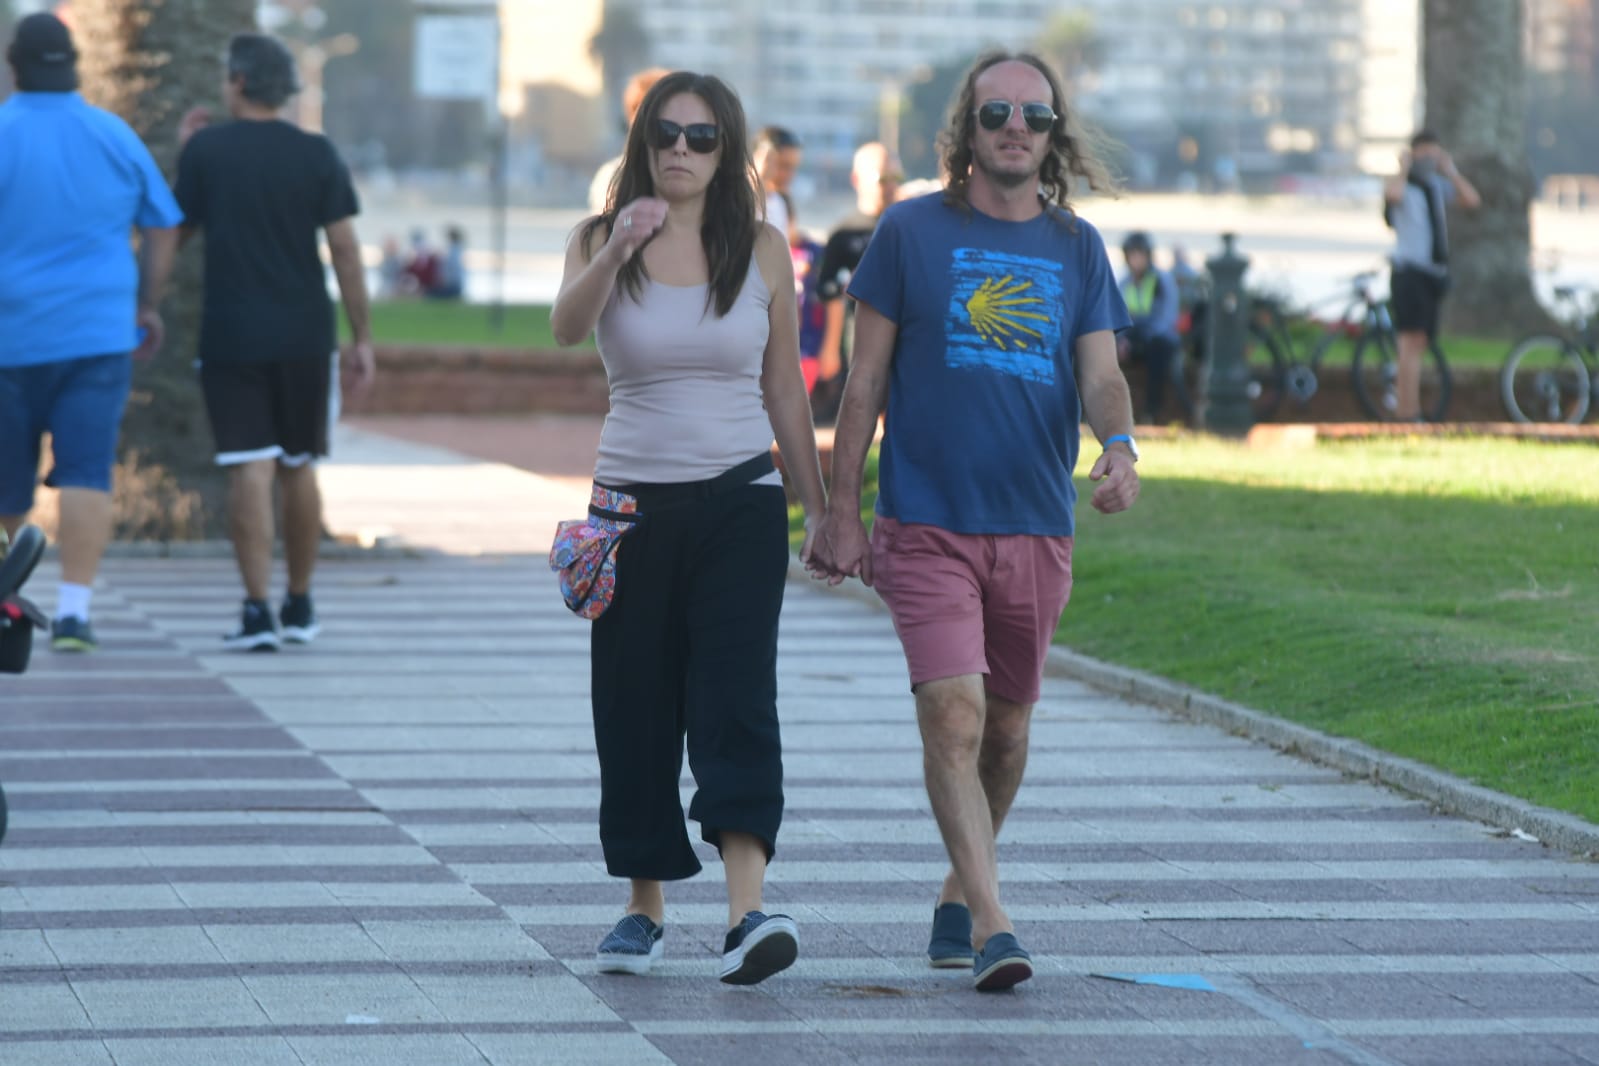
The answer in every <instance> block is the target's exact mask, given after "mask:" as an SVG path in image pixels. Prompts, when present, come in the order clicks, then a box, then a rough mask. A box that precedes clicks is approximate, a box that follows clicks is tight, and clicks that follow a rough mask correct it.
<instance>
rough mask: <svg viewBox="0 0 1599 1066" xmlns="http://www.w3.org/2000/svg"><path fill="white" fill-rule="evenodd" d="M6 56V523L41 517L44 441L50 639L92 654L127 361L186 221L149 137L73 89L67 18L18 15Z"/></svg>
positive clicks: (149, 323)
mask: <svg viewBox="0 0 1599 1066" xmlns="http://www.w3.org/2000/svg"><path fill="white" fill-rule="evenodd" d="M6 59H7V61H8V62H9V63H10V64H11V69H12V73H13V75H14V77H15V80H16V85H17V90H18V91H17V92H16V93H15V94H14V95H13V96H12V97H11V98H10V99H9V100H7V101H6V102H5V104H4V105H0V525H3V526H4V527H5V529H6V530H7V531H8V532H10V533H15V532H16V531H17V529H18V528H19V527H20V526H21V525H22V523H23V521H24V520H25V519H26V518H27V515H28V512H29V511H30V510H32V509H33V502H34V500H33V497H34V485H35V483H36V481H37V478H38V471H39V458H40V451H41V444H42V438H43V436H44V434H45V433H47V432H48V433H49V434H50V439H51V453H52V459H53V467H52V470H51V472H50V475H49V477H48V478H46V480H45V484H47V485H49V486H51V487H53V488H56V489H59V490H60V493H61V495H60V501H59V510H60V519H59V530H58V533H57V541H58V543H59V546H60V551H61V574H62V581H61V586H60V592H59V598H58V601H57V606H56V613H55V620H54V622H53V623H52V625H51V645H52V647H54V648H55V650H57V651H90V650H93V649H94V648H95V646H96V639H95V636H94V630H93V628H92V627H91V625H90V624H89V606H90V599H91V594H92V587H93V585H94V578H95V573H96V572H97V571H98V570H99V567H100V557H101V556H102V555H103V554H104V552H105V547H106V543H107V542H108V541H109V540H110V539H111V470H112V467H113V466H114V464H115V462H116V449H117V436H118V434H119V432H120V429H121V425H122V411H123V407H124V406H125V404H126V402H127V398H128V386H129V380H130V376H131V373H132V360H131V359H130V358H129V354H130V353H133V354H134V355H143V354H148V353H153V352H154V351H155V350H156V349H158V348H159V347H160V346H161V341H162V338H163V336H164V332H165V331H164V329H163V326H162V322H161V314H160V312H159V310H158V308H159V306H160V303H161V293H162V290H163V289H164V288H165V286H166V281H167V276H168V274H169V273H170V271H171V268H172V260H173V253H174V251H175V249H176V247H177V229H176V227H177V226H178V224H179V223H180V222H182V221H183V214H182V212H180V211H179V210H178V205H177V201H176V200H174V199H173V197H172V194H171V192H170V191H169V190H168V188H167V183H166V179H165V178H163V177H162V175H161V171H160V169H159V168H158V167H157V166H156V164H155V160H154V159H152V158H151V157H150V152H149V150H148V149H146V148H145V146H144V144H143V143H142V142H141V141H140V140H139V138H138V135H137V134H135V133H134V132H133V130H132V129H130V128H129V127H128V125H127V123H125V122H123V121H122V120H121V119H120V118H117V117H116V116H115V115H113V114H111V113H109V112H107V111H102V110H100V109H99V108H96V107H91V106H90V105H89V104H87V103H85V102H84V100H83V98H82V97H81V96H79V95H78V92H77V88H78V73H77V50H76V49H75V48H74V47H73V43H72V35H71V33H70V32H69V31H68V30H67V27H66V25H65V24H64V23H62V22H61V20H60V19H58V18H56V17H55V16H54V15H50V14H36V15H30V16H28V17H27V18H25V19H23V20H22V21H21V22H19V23H18V24H17V29H16V34H15V36H14V38H13V39H12V42H11V45H10V47H9V48H8V50H7V52H6ZM135 228H137V229H138V230H139V231H140V235H141V239H140V247H139V253H138V257H137V260H136V259H135V256H134V253H133V250H132V249H133V245H132V242H131V240H130V238H131V236H132V232H133V230H134V229H135ZM136 349H137V351H136Z"/></svg>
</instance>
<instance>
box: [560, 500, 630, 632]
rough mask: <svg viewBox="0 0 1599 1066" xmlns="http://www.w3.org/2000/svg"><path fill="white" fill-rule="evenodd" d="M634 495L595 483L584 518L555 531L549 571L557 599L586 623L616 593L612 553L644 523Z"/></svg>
mask: <svg viewBox="0 0 1599 1066" xmlns="http://www.w3.org/2000/svg"><path fill="white" fill-rule="evenodd" d="M643 517H644V516H643V515H641V514H639V513H638V497H636V496H629V495H628V494H627V493H625V492H619V491H617V490H616V489H608V488H606V487H604V486H603V485H595V486H594V488H593V491H591V492H590V493H589V513H588V517H587V518H574V519H569V520H567V521H565V522H562V523H561V524H560V525H558V526H556V527H555V545H554V546H553V547H552V548H550V569H551V570H554V571H555V576H556V580H557V581H558V582H559V584H560V586H561V599H563V600H565V601H566V605H567V606H568V607H570V608H571V609H572V610H573V611H574V612H576V613H577V614H578V615H579V616H580V617H583V618H587V619H589V620H590V621H593V620H594V619H596V618H598V617H599V616H600V615H602V614H604V613H605V609H606V608H607V607H609V606H610V605H611V600H612V598H613V597H614V596H615V595H616V549H617V546H618V545H620V544H621V543H622V538H623V537H624V536H626V535H627V533H628V531H629V530H631V529H632V528H633V527H634V526H636V525H638V524H639V522H640V521H641V520H642V519H643Z"/></svg>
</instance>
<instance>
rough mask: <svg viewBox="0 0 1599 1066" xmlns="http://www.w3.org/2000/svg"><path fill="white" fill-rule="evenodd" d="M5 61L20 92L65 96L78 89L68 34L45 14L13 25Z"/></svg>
mask: <svg viewBox="0 0 1599 1066" xmlns="http://www.w3.org/2000/svg"><path fill="white" fill-rule="evenodd" d="M6 59H8V60H9V61H10V62H11V66H12V68H13V69H14V70H15V71H16V75H17V88H18V89H21V90H22V91H23V92H35V93H69V92H72V91H73V90H75V89H76V88H77V87H78V50H77V49H76V48H74V47H73V46H72V31H71V30H69V29H67V24H66V23H64V22H62V21H61V20H60V19H58V18H56V17H55V16H54V15H52V14H50V13H48V12H40V13H38V14H35V15H29V16H28V17H27V18H25V19H23V20H22V21H21V22H19V23H17V32H16V34H15V35H14V36H13V37H12V38H11V47H10V48H8V49H7V50H6Z"/></svg>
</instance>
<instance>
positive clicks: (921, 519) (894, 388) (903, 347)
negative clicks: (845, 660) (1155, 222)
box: [811, 52, 1138, 991]
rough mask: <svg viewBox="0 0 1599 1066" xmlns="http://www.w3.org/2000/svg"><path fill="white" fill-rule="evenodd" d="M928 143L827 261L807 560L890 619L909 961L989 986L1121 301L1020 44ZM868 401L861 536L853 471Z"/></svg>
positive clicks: (987, 61) (1017, 950)
mask: <svg viewBox="0 0 1599 1066" xmlns="http://www.w3.org/2000/svg"><path fill="white" fill-rule="evenodd" d="M940 140H941V151H942V156H943V159H942V162H943V168H944V172H945V174H946V176H947V180H948V184H947V186H946V188H945V189H944V191H943V192H941V193H933V194H930V195H927V196H923V197H920V198H918V199H914V200H907V201H903V202H901V203H898V204H896V205H894V206H893V207H890V208H889V209H888V210H887V211H886V212H885V213H884V214H883V218H882V220H881V221H880V222H879V223H878V226H877V230H876V232H875V233H874V234H873V236H872V241H871V244H870V245H869V246H868V247H867V249H866V255H865V257H864V258H863V259H862V260H861V264H860V267H859V268H858V269H857V270H856V271H855V274H854V277H853V278H852V279H851V280H850V285H849V295H850V296H851V297H852V298H854V299H855V301H856V318H855V346H854V351H853V364H854V365H853V367H852V369H851V371H850V376H849V381H848V383H847V385H846V386H845V391H844V403H843V410H842V412H841V414H840V417H839V422H838V429H837V433H836V437H835V444H834V453H833V482H832V496H831V501H830V503H829V506H828V510H827V513H826V516H825V517H824V519H823V521H822V524H821V527H820V528H819V529H818V531H817V536H816V546H815V551H814V553H813V557H812V560H811V566H812V568H813V570H825V571H826V572H827V573H828V574H829V580H830V581H831V582H833V583H835V584H836V583H837V582H839V581H841V580H843V578H844V577H846V576H858V577H860V578H861V579H862V580H863V581H864V582H865V583H867V584H869V585H872V586H873V587H874V588H875V589H876V590H877V592H878V594H879V595H880V596H881V597H882V599H883V601H884V603H885V604H886V605H887V606H888V609H889V612H890V613H891V615H892V617H893V620H894V626H895V629H896V630H897V632H898V633H899V637H900V641H901V643H902V644H903V646H904V650H905V656H906V661H907V664H908V666H909V673H910V682H911V688H912V692H913V693H914V695H915V703H916V717H917V722H918V724H919V727H920V731H921V737H922V748H923V768H924V772H925V775H926V780H927V791H928V797H929V799H930V801H931V805H932V808H933V814H934V816H935V818H936V819H937V821H938V827H939V831H940V833H941V834H942V836H943V840H944V845H945V848H946V850H947V851H948V853H949V857H950V863H951V870H950V872H949V874H948V875H947V876H946V877H945V879H944V883H943V886H942V887H941V889H940V891H939V894H938V900H937V904H936V906H935V909H934V913H933V926H932V935H931V937H930V942H929V944H928V958H929V960H930V962H931V963H932V965H933V966H935V967H961V968H969V969H970V970H971V971H972V979H973V983H974V985H975V986H976V988H977V989H978V990H979V991H997V990H1001V989H1007V988H1011V987H1013V986H1015V985H1016V984H1017V983H1019V982H1021V981H1024V980H1026V979H1027V978H1029V977H1031V976H1032V972H1033V969H1032V959H1031V956H1030V955H1029V953H1028V952H1027V950H1026V949H1025V948H1024V947H1023V946H1022V945H1021V943H1020V941H1019V940H1018V939H1017V937H1016V935H1015V928H1014V926H1013V925H1012V923H1011V920H1010V917H1009V916H1008V915H1007V914H1006V912H1005V908H1004V906H1003V905H1002V904H1001V902H1000V891H999V873H998V865H997V854H996V848H995V838H996V836H997V835H998V832H999V829H1000V826H1001V824H1002V823H1003V822H1004V820H1005V816H1006V814H1007V813H1008V812H1009V810H1010V808H1011V804H1012V802H1013V800H1014V799H1015V796H1016V792H1017V789H1018V787H1019V786H1020V784H1021V780H1022V772H1023V769H1024V767H1025V766H1026V762H1027V738H1028V722H1029V718H1030V715H1031V713H1032V708H1033V704H1034V703H1035V702H1036V701H1037V699H1038V697H1039V693H1040V686H1041V683H1042V677H1043V666H1044V660H1045V656H1046V654H1047V651H1048V649H1049V645H1050V641H1051V639H1052V638H1053V636H1054V633H1055V626H1056V623H1057V621H1058V619H1059V617H1060V614H1061V611H1062V609H1063V608H1064V606H1065V604H1066V600H1067V597H1068V595H1069V593H1070V590H1071V563H1072V545H1073V535H1074V532H1075V529H1074V518H1073V510H1074V505H1075V503H1076V489H1075V488H1074V487H1073V484H1072V471H1073V469H1074V468H1075V466H1076V464H1077V457H1078V448H1079V443H1080V442H1079V428H1078V427H1079V423H1080V421H1081V418H1080V416H1086V418H1087V420H1088V422H1089V424H1090V425H1091V426H1092V427H1093V430H1094V432H1095V434H1096V435H1097V436H1098V437H1099V439H1100V440H1101V441H1102V442H1103V444H1104V450H1103V451H1102V452H1101V453H1100V455H1099V456H1098V458H1097V459H1095V461H1094V463H1093V466H1092V469H1091V470H1090V472H1089V477H1090V479H1092V480H1093V481H1095V482H1097V486H1096V488H1095V490H1094V493H1093V498H1092V501H1091V502H1092V504H1093V506H1094V507H1095V508H1096V509H1097V510H1099V511H1101V512H1104V513H1107V514H1114V513H1116V512H1119V511H1124V510H1126V509H1127V508H1128V507H1130V506H1132V504H1133V501H1134V500H1136V499H1137V497H1138V473H1137V470H1136V467H1135V465H1134V464H1135V463H1136V461H1137V458H1138V453H1137V449H1136V445H1135V444H1134V442H1133V437H1132V430H1133V414H1132V405H1131V402H1130V400H1129V397H1128V391H1127V382H1126V380H1125V379H1124V378H1123V377H1122V374H1121V370H1120V367H1119V365H1118V363H1117V359H1116V333H1117V331H1119V330H1124V329H1126V328H1127V327H1128V325H1129V324H1130V322H1129V319H1128V316H1127V310H1126V308H1125V306H1124V305H1123V303H1122V298H1121V293H1120V292H1119V291H1118V290H1117V287H1116V282H1115V279H1114V277H1113V275H1112V272H1111V266H1110V261H1109V258H1108V257H1107V255H1106V253H1105V245H1104V242H1103V241H1102V240H1101V238H1100V236H1099V233H1098V231H1097V230H1095V229H1094V227H1093V226H1091V225H1090V224H1089V223H1088V222H1087V221H1085V220H1084V219H1082V218H1080V217H1078V216H1077V215H1076V213H1075V212H1074V211H1073V209H1072V207H1071V204H1070V202H1069V200H1068V194H1069V192H1070V191H1071V188H1072V185H1073V183H1074V182H1076V181H1079V180H1081V181H1082V182H1085V183H1086V184H1087V185H1088V186H1089V187H1090V188H1093V189H1103V188H1107V187H1110V186H1111V181H1110V178H1109V176H1108V175H1107V173H1106V171H1105V169H1104V167H1103V166H1102V165H1101V164H1100V163H1099V162H1098V160H1097V159H1096V158H1095V157H1094V156H1093V155H1092V154H1091V153H1090V150H1089V147H1088V144H1089V142H1088V141H1087V140H1086V139H1085V136H1084V134H1083V131H1082V130H1081V129H1080V128H1079V127H1078V125H1077V123H1076V121H1075V119H1074V116H1073V115H1072V113H1071V112H1070V111H1069V110H1068V107H1067V102H1066V98H1065V95H1064V93H1063V91H1062V89H1061V82H1060V78H1059V77H1058V76H1057V75H1056V74H1055V72H1054V71H1053V70H1051V69H1050V67H1049V66H1048V65H1047V64H1046V63H1045V62H1044V61H1043V60H1042V59H1039V58H1038V57H1037V56H1035V55H1031V54H1028V53H1014V54H1013V53H1006V52H991V53H987V54H985V55H984V56H982V57H981V58H980V59H978V61H977V62H976V64H975V65H974V66H973V67H972V69H971V70H970V72H969V73H968V74H967V75H966V78H965V80H964V83H963V85H962V87H961V89H960V91H959V94H958V96H957V98H956V100H955V102H954V105H953V107H952V109H951V112H950V117H949V122H948V124H947V126H946V129H945V131H944V134H943V136H942V137H941V139H940ZM885 409H886V412H887V417H886V421H885V434H884V438H883V443H882V453H881V456H880V464H879V479H880V486H879V494H878V497H877V504H876V518H875V520H874V523H873V528H872V532H871V536H870V539H868V536H867V533H866V529H865V527H864V525H863V524H862V522H861V517H860V495H861V480H862V469H863V467H864V464H865V461H866V457H867V450H868V448H869V447H870V445H871V442H872V438H873V431H874V428H875V426H876V424H877V420H878V416H879V414H881V413H883V412H884V411H885Z"/></svg>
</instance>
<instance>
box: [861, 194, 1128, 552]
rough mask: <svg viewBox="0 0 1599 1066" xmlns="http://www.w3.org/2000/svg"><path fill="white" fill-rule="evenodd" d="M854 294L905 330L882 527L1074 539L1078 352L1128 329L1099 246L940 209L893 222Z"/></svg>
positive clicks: (1079, 225) (1058, 217)
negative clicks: (894, 523) (1083, 340)
mask: <svg viewBox="0 0 1599 1066" xmlns="http://www.w3.org/2000/svg"><path fill="white" fill-rule="evenodd" d="M849 294H850V296H852V297H854V298H855V299H856V300H859V301H860V302H862V303H865V304H869V305H870V306H871V307H872V308H873V309H874V310H876V311H877V312H878V313H879V314H881V315H883V316H884V317H886V318H888V319H890V320H892V321H893V322H894V323H895V324H896V325H897V326H898V333H897V336H896V339H895V344H894V362H893V366H892V368H891V370H890V376H889V391H888V409H887V412H886V415H885V417H884V434H883V445H882V451H881V454H880V457H879V465H878V483H879V486H878V497H877V513H878V514H881V515H887V516H888V517H890V518H894V519H897V520H898V521H900V522H916V523H922V524H926V525H933V526H938V527H939V528H941V529H947V530H950V531H952V532H956V533H989V534H1013V533H1023V534H1032V535H1039V536H1070V535H1071V534H1072V530H1073V528H1074V527H1073V521H1072V512H1073V509H1074V507H1075V505H1076V501H1077V490H1076V489H1075V488H1074V487H1073V485H1072V468H1073V467H1074V466H1075V465H1076V463H1077V451H1078V436H1079V428H1078V427H1079V423H1080V422H1081V418H1082V405H1081V401H1080V399H1079V397H1078V394H1077V376H1076V367H1075V361H1074V359H1073V355H1072V351H1073V345H1074V342H1075V341H1076V340H1077V338H1079V337H1081V336H1083V335H1084V334H1085V333H1094V332H1097V331H1099V330H1122V329H1126V328H1127V327H1128V326H1129V325H1131V322H1130V320H1129V318H1128V316H1127V307H1126V304H1125V303H1124V302H1123V301H1122V295H1121V292H1120V290H1118V289H1117V287H1116V279H1115V277H1114V275H1113V274H1112V271H1111V266H1110V259H1109V258H1108V257H1107V256H1106V254H1105V242H1104V241H1103V240H1101V239H1100V236H1099V231H1098V230H1096V229H1095V228H1094V227H1093V226H1091V225H1089V224H1088V223H1087V222H1085V221H1083V220H1082V219H1080V218H1079V219H1072V218H1070V217H1069V216H1067V215H1066V214H1065V213H1064V212H1061V211H1058V210H1057V209H1054V208H1051V209H1049V210H1048V211H1046V212H1045V213H1044V214H1041V215H1039V216H1038V217H1037V218H1034V219H1031V220H1029V221H1027V222H1006V221H1001V220H1000V219H996V218H992V217H990V216H987V215H984V214H982V213H981V212H979V211H977V210H975V209H974V210H972V211H971V212H970V214H967V213H965V212H962V211H960V210H957V209H956V208H953V207H950V206H949V205H947V204H945V203H944V202H943V196H942V194H941V193H933V194H931V195H928V196H922V197H918V198H916V199H913V200H907V201H905V202H904V203H900V204H896V205H894V206H893V207H891V208H889V209H888V211H887V212H886V213H885V214H884V215H883V219H882V221H881V222H880V223H878V226H877V231H876V233H874V234H873V236H872V242H871V244H870V245H869V246H868V247H867V249H866V255H865V257H864V258H862V260H861V265H860V267H859V268H858V269H857V270H856V271H855V274H854V276H853V277H852V278H851V279H850V285H849Z"/></svg>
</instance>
